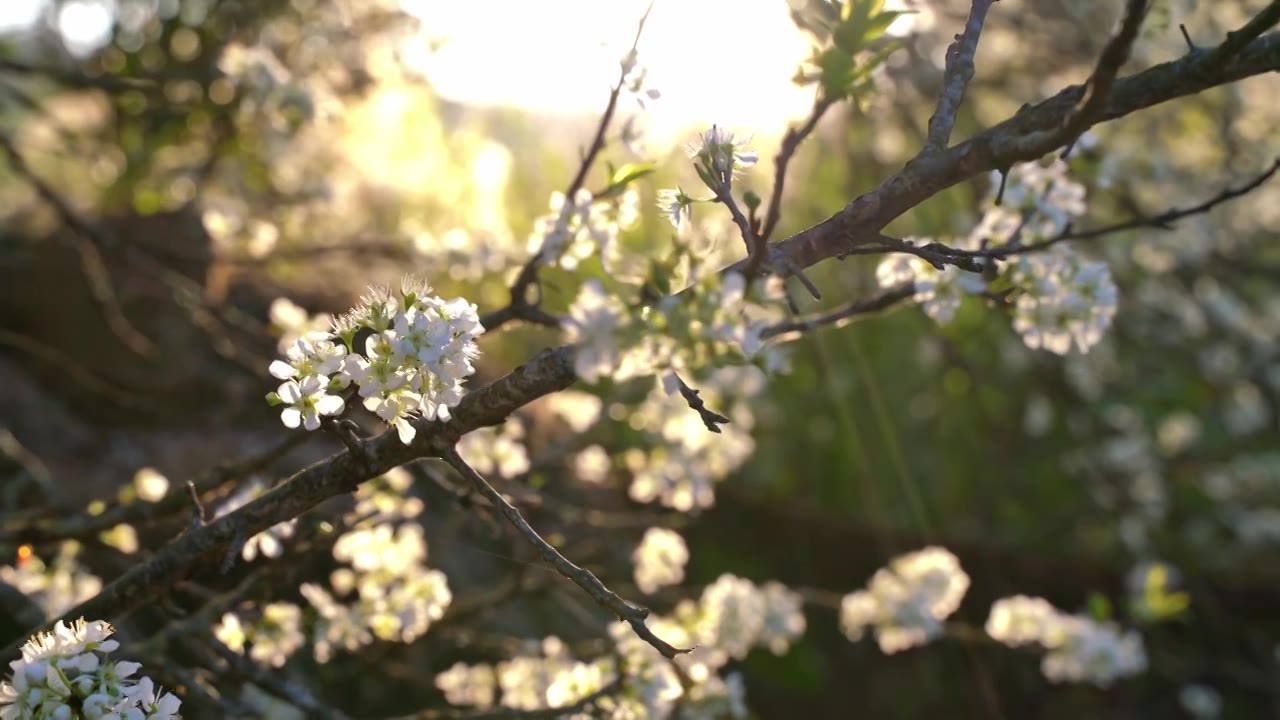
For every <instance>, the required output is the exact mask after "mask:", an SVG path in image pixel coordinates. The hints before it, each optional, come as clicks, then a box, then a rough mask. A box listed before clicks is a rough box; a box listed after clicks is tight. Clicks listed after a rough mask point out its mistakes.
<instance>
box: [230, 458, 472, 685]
mask: <svg viewBox="0 0 1280 720" xmlns="http://www.w3.org/2000/svg"><path fill="white" fill-rule="evenodd" d="M412 482H413V478H412V476H411V475H410V474H409V473H408V472H407V471H405V470H404V469H403V468H395V469H393V470H391V471H390V472H388V473H387V474H385V475H383V476H381V477H378V478H375V479H373V480H370V481H368V482H365V483H362V484H361V486H360V488H359V489H358V490H357V491H356V496H355V507H354V508H353V509H352V510H351V511H350V512H348V513H347V514H346V515H345V516H344V519H343V522H344V523H345V524H346V525H347V527H349V528H350V529H349V530H348V531H347V532H345V533H343V534H342V535H340V536H339V537H338V538H337V540H336V542H335V543H334V546H333V557H334V559H335V560H337V561H339V562H340V563H344V564H345V565H346V566H345V567H341V568H339V569H337V570H335V571H334V572H333V573H331V574H330V576H329V587H328V588H326V587H322V586H320V585H318V584H315V583H304V584H303V585H302V587H301V588H300V592H301V593H302V596H303V597H304V598H305V599H306V600H307V602H308V603H309V604H310V606H311V610H312V611H313V612H312V613H307V612H305V611H304V609H303V608H300V607H298V606H296V605H292V604H290V603H285V602H280V603H272V604H269V605H267V606H265V607H263V608H262V609H261V611H260V612H258V613H257V614H256V616H255V619H254V620H253V621H252V622H247V621H245V620H243V619H242V618H241V616H239V615H237V614H236V613H227V614H225V615H224V616H223V618H222V620H221V622H220V623H219V625H218V627H217V628H215V630H214V635H215V636H216V637H217V638H218V639H219V640H221V641H222V642H223V644H225V645H226V646H227V647H229V648H231V649H233V650H235V651H236V652H241V653H243V652H244V651H245V648H246V647H248V648H249V653H250V657H252V658H253V659H254V660H256V661H258V662H262V663H266V664H269V665H273V666H275V667H280V666H282V665H283V664H284V663H285V662H286V661H287V660H288V658H289V657H290V656H291V655H292V654H293V653H294V652H296V651H297V650H298V649H300V648H302V647H303V646H305V645H307V644H308V640H307V637H308V633H310V636H311V637H310V644H311V648H312V652H313V655H314V656H315V658H316V659H317V660H319V661H320V662H325V661H327V660H328V659H330V658H332V657H333V655H334V654H335V652H337V651H338V650H346V651H355V650H358V649H360V648H361V647H363V646H365V645H368V644H369V643H371V642H373V641H374V640H375V639H378V640H384V641H389V642H404V643H407V642H412V641H413V640H415V639H417V638H419V637H421V636H422V635H423V634H424V633H426V632H427V630H428V629H429V628H430V626H431V624H432V623H433V622H435V621H436V620H439V619H440V617H441V616H443V615H444V611H445V610H446V609H447V608H448V607H449V604H450V602H452V600H453V596H452V593H451V592H450V590H449V585H448V581H447V578H446V577H445V576H444V574H443V573H441V572H440V571H438V570H433V569H430V568H428V567H426V565H425V562H426V557H427V546H426V541H425V539H424V537H423V532H422V526H421V525H419V524H417V523H416V522H413V521H412V520H413V518H415V517H417V516H418V515H420V514H421V513H422V510H423V504H422V501H421V500H420V499H418V498H415V497H412V496H409V495H407V491H408V490H409V488H410V486H411V484H412ZM397 525H398V528H397V527H395V526H397Z"/></svg>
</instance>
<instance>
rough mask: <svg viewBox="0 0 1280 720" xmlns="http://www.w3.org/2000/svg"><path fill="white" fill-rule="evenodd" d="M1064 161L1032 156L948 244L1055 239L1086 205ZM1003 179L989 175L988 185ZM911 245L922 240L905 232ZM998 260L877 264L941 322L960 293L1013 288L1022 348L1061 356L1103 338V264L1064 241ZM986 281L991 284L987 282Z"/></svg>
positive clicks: (1112, 306)
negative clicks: (982, 266) (977, 268)
mask: <svg viewBox="0 0 1280 720" xmlns="http://www.w3.org/2000/svg"><path fill="white" fill-rule="evenodd" d="M1067 170H1068V167H1067V163H1066V162H1065V161H1063V160H1061V159H1055V160H1054V161H1053V162H1052V163H1051V164H1049V165H1044V164H1042V163H1040V162H1029V163H1024V164H1022V165H1017V166H1015V167H1014V168H1012V169H1011V170H1010V171H1009V172H1008V175H1007V178H1006V182H1005V188H1004V196H1003V203H1002V204H1001V205H995V204H994V198H991V199H989V200H988V207H987V209H986V212H985V213H984V215H983V217H982V220H981V221H980V222H979V223H978V224H977V225H976V226H975V227H974V228H973V230H972V232H970V234H969V235H968V237H965V238H959V239H956V240H954V241H952V242H951V245H952V246H953V247H954V248H956V249H959V250H970V251H972V250H976V249H978V248H980V247H984V246H986V247H993V248H998V247H999V246H1002V245H1009V246H1014V245H1021V246H1030V245H1035V244H1036V243H1039V242H1045V241H1048V240H1051V239H1053V238H1055V237H1057V236H1058V235H1059V234H1061V233H1062V232H1063V231H1065V230H1066V228H1067V226H1068V224H1069V223H1070V222H1071V221H1072V219H1073V218H1076V217H1078V216H1080V215H1082V214H1083V213H1084V211H1085V204H1084V200H1085V189H1084V186H1083V185H1081V184H1079V183H1077V182H1074V181H1072V180H1071V179H1070V178H1068V177H1067ZM999 181H1000V177H999V175H998V174H995V175H993V186H998V183H999ZM906 240H907V241H908V242H910V243H912V244H913V245H920V244H922V241H921V239H918V238H907V239H906ZM983 262H988V263H992V262H993V263H995V266H994V267H993V268H990V269H993V270H995V271H996V272H995V275H994V276H991V277H983V274H980V273H976V272H970V271H967V270H961V269H960V268H958V267H956V266H954V265H946V266H944V267H943V268H941V269H939V268H937V267H935V266H933V265H931V264H930V263H929V262H927V261H925V260H923V259H922V258H920V257H918V256H915V255H908V254H897V255H891V256H889V257H887V258H885V259H884V260H883V261H882V262H881V263H880V265H879V267H877V269H876V278H877V280H878V281H879V283H880V285H881V286H882V287H892V286H895V285H898V284H900V283H905V282H914V283H915V291H916V294H915V299H916V301H917V302H920V303H921V304H922V305H923V309H924V311H925V314H927V315H928V316H929V317H930V318H932V319H933V320H934V321H935V322H937V323H938V324H940V325H945V324H947V323H950V322H951V321H952V320H953V319H954V318H955V314H956V311H957V310H958V309H959V307H960V302H961V299H962V298H963V297H964V296H965V295H977V294H979V293H983V292H986V291H988V290H999V291H1008V290H1012V291H1014V293H1015V295H1014V297H1015V300H1014V302H1015V305H1014V317H1013V327H1014V329H1015V330H1016V331H1017V332H1018V334H1019V335H1021V336H1022V340H1023V342H1024V343H1025V344H1026V345H1027V347H1029V348H1031V349H1033V350H1035V349H1043V350H1047V351H1049V352H1053V353H1056V354H1058V355H1066V354H1068V353H1069V352H1071V350H1072V348H1073V347H1074V348H1076V349H1078V350H1079V351H1080V352H1081V353H1087V352H1089V350H1090V349H1092V348H1093V347H1094V346H1095V345H1097V344H1098V343H1099V342H1100V341H1101V340H1102V337H1103V335H1104V334H1105V333H1106V331H1107V328H1109V327H1110V326H1111V321H1112V318H1113V317H1114V316H1115V312H1116V303H1117V291H1116V286H1115V283H1114V282H1113V281H1112V279H1111V270H1110V268H1109V267H1108V266H1107V264H1106V263H1104V262H1099V261H1088V260H1085V259H1084V258H1083V257H1082V256H1080V255H1079V254H1078V253H1077V252H1076V251H1074V250H1072V249H1071V248H1069V247H1067V246H1065V245H1055V246H1053V247H1051V248H1048V249H1047V250H1044V251H1038V252H1032V253H1024V254H1020V255H1017V256H1015V257H1014V259H1013V261H1011V262H1007V263H1005V262H996V261H994V260H986V261H983ZM989 280H990V282H989Z"/></svg>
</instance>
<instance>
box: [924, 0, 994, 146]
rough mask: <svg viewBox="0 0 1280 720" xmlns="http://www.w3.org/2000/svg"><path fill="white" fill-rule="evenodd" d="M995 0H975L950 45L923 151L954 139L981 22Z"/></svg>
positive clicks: (970, 77)
mask: <svg viewBox="0 0 1280 720" xmlns="http://www.w3.org/2000/svg"><path fill="white" fill-rule="evenodd" d="M994 1H995V0H973V5H972V7H971V9H970V10H969V20H968V22H966V23H965V26H964V32H963V33H961V34H959V35H957V36H956V39H955V42H953V43H951V45H949V46H948V47H947V59H946V69H945V70H944V71H943V73H942V92H941V93H940V94H939V95H938V106H937V108H935V109H934V111H933V116H932V117H930V118H929V135H928V139H927V140H926V141H925V144H924V149H923V150H921V152H922V153H935V152H939V151H941V150H943V149H945V148H946V147H947V143H949V142H950V141H951V131H952V130H953V129H954V128H955V125H956V115H957V113H959V111H960V103H961V102H962V101H963V100H964V91H965V88H967V87H968V86H969V81H970V80H972V79H973V71H974V66H973V56H974V54H976V53H977V52H978V38H979V36H981V35H982V25H983V23H985V22H986V20H987V11H988V10H990V9H991V3H992V2H994Z"/></svg>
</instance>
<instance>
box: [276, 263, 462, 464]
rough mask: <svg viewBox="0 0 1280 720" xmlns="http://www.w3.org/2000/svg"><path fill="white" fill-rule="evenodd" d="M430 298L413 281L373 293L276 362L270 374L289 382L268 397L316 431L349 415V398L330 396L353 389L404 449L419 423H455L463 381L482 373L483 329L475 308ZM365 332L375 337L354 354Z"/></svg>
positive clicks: (291, 423)
mask: <svg viewBox="0 0 1280 720" xmlns="http://www.w3.org/2000/svg"><path fill="white" fill-rule="evenodd" d="M430 292H431V288H430V286H428V285H426V284H425V283H421V282H418V281H416V280H413V279H412V278H408V277H406V278H405V279H404V280H403V281H402V282H401V284H400V287H399V289H397V290H394V291H393V290H391V289H390V288H370V290H369V291H368V292H367V293H366V294H365V295H364V296H362V297H361V299H360V302H359V303H358V304H357V305H356V306H355V307H354V308H352V309H351V310H350V311H349V312H347V313H345V314H343V315H341V316H339V317H337V318H334V319H333V323H332V324H333V333H317V332H311V333H308V334H305V335H303V336H302V337H300V338H299V339H298V340H297V341H296V342H295V343H294V345H293V346H292V347H290V349H289V350H288V353H287V356H288V362H284V361H280V360H276V361H274V362H273V363H271V366H270V372H271V374H272V375H274V376H275V377H277V378H279V379H282V380H285V383H284V384H283V385H281V386H280V389H279V390H278V391H277V392H276V393H275V395H274V396H269V397H268V399H269V400H270V401H271V402H280V403H283V404H285V405H286V407H285V409H284V410H283V412H282V413H281V419H282V421H283V422H284V424H285V425H286V426H287V427H291V428H296V427H298V426H299V425H302V426H303V427H305V428H306V429H308V430H315V429H316V428H318V427H319V426H320V417H321V416H324V415H337V414H339V413H341V412H342V411H343V409H344V406H345V403H344V401H343V399H342V398H341V397H339V396H337V395H331V394H329V393H330V392H331V391H333V390H336V389H340V388H345V387H347V386H348V385H351V384H354V385H356V387H357V390H358V395H359V396H360V397H361V398H362V403H363V404H364V406H365V408H366V409H368V410H369V411H370V412H373V413H375V414H377V415H378V417H380V418H382V419H383V420H384V421H385V422H386V423H387V424H388V425H391V426H392V427H394V428H395V429H396V432H397V434H398V435H399V437H400V440H401V442H403V443H405V444H408V443H409V442H412V440H413V438H414V437H415V436H416V433H417V431H416V429H415V428H414V426H413V424H412V421H413V419H414V418H415V417H417V416H421V417H424V418H426V419H428V420H441V421H443V420H448V419H449V417H450V413H449V409H450V408H452V407H454V406H456V405H457V404H458V403H459V402H461V401H462V394H463V391H462V382H463V381H464V380H465V379H466V378H467V377H468V376H470V375H471V374H473V373H474V372H475V366H474V363H473V360H474V359H475V358H476V356H477V355H478V354H479V350H478V348H477V347H476V343H475V340H476V338H477V337H478V336H479V335H480V334H481V333H483V332H484V328H483V327H481V325H480V319H479V316H478V315H477V314H476V306H475V305H473V304H471V303H469V302H467V301H466V300H463V299H461V298H456V299H453V300H444V299H442V298H439V297H436V296H434V295H431V294H430ZM361 330H372V331H373V334H372V335H370V336H368V337H367V338H366V339H365V342H364V353H363V354H362V353H359V352H354V351H348V350H347V348H348V346H350V345H351V343H352V342H353V340H354V337H355V334H356V333H357V332H359V331H361ZM335 335H336V336H337V337H338V338H340V339H341V340H342V342H335V341H334V336H335Z"/></svg>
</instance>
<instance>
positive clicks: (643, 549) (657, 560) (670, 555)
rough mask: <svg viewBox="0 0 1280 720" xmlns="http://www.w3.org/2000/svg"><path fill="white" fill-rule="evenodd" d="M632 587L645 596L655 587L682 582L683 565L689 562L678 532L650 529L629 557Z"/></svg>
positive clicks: (686, 547) (687, 548)
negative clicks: (633, 582)
mask: <svg viewBox="0 0 1280 720" xmlns="http://www.w3.org/2000/svg"><path fill="white" fill-rule="evenodd" d="M631 562H632V564H633V565H634V566H635V571H634V573H635V580H636V587H638V588H640V592H642V593H644V594H646V595H652V594H653V593H655V592H657V591H658V589H659V588H663V587H666V586H667V585H678V584H680V583H682V582H684V566H685V564H686V563H688V562H689V546H688V545H685V542H684V538H682V537H680V533H678V532H676V531H675V530H669V529H667V528H660V527H651V528H649V529H648V530H646V531H645V533H644V538H643V539H642V540H641V541H640V545H638V546H637V547H636V549H635V552H633V553H632V554H631Z"/></svg>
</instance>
